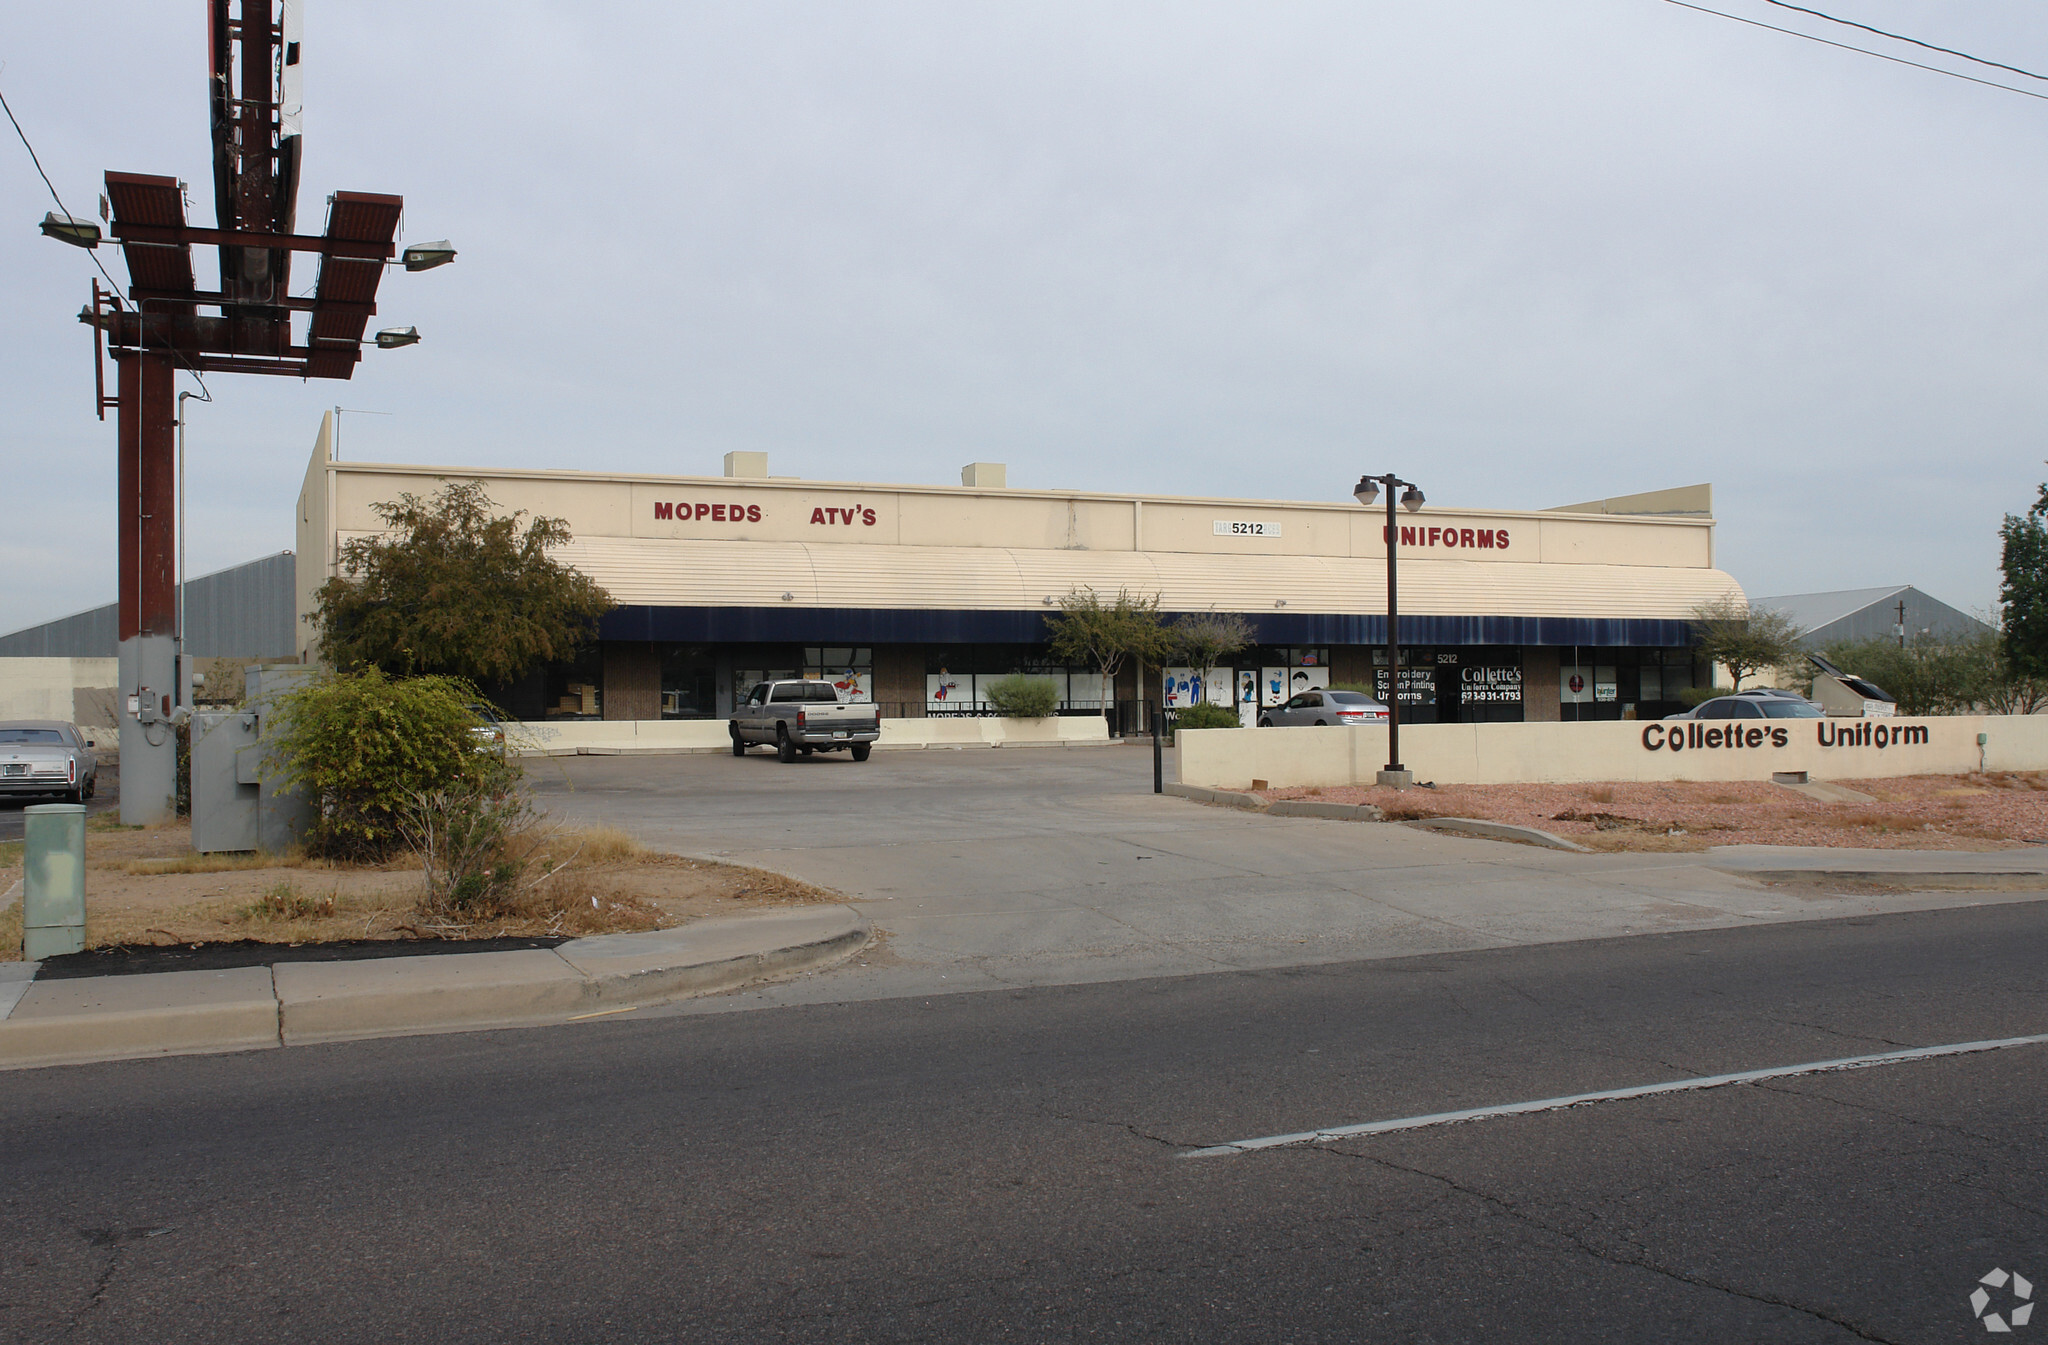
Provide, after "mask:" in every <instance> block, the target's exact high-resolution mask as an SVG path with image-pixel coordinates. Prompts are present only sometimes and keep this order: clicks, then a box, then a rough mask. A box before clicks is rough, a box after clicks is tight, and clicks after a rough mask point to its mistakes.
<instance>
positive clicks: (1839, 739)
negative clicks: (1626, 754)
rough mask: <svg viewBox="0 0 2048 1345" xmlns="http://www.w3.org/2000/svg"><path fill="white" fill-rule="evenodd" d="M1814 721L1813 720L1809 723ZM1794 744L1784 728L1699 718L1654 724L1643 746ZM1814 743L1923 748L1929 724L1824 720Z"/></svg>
mask: <svg viewBox="0 0 2048 1345" xmlns="http://www.w3.org/2000/svg"><path fill="white" fill-rule="evenodd" d="M1809 722H1812V721H1809ZM1791 741H1792V734H1791V731H1790V730H1789V729H1787V728H1786V727H1784V726H1782V725H1776V724H1774V725H1769V726H1766V725H1761V724H1754V725H1752V724H1712V725H1709V724H1702V723H1700V722H1699V721H1698V720H1696V719H1689V720H1686V721H1684V722H1683V723H1672V724H1650V725H1647V726H1645V727H1644V729H1643V747H1644V749H1645V750H1647V751H1651V752H1659V751H1668V752H1688V751H1690V752H1712V751H1724V752H1725V751H1730V750H1736V751H1748V750H1750V749H1752V748H1760V747H1784V746H1786V745H1788V744H1789V743H1790V742H1791ZM1814 741H1815V742H1817V743H1819V744H1820V745H1821V746H1822V747H1875V748H1878V749H1880V750H1882V749H1883V748H1886V747H1898V746H1909V745H1911V746H1919V745H1924V744H1925V743H1926V742H1927V726H1926V725H1925V724H1886V723H1884V722H1882V721H1880V720H1872V719H1859V720H1855V721H1853V722H1850V723H1842V724H1837V723H1836V722H1835V721H1834V720H1831V719H1823V720H1821V721H1819V722H1818V723H1815V724H1814Z"/></svg>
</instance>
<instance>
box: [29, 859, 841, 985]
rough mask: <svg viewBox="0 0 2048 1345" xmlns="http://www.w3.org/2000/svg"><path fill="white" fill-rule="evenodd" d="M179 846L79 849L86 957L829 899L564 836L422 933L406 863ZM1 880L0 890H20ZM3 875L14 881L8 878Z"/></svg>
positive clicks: (468, 931)
mask: <svg viewBox="0 0 2048 1345" xmlns="http://www.w3.org/2000/svg"><path fill="white" fill-rule="evenodd" d="M189 847H190V839H189V833H188V832H183V831H180V830H177V829H166V830H162V831H158V830H143V829H131V830H123V831H119V832H111V833H106V834H100V833H94V834H92V835H89V836H88V838H87V842H86V848H87V855H88V861H87V872H86V944H87V946H88V947H91V948H104V947H109V946H114V945H119V944H145V945H147V944H155V945H166V944H174V943H191V944H203V943H218V942H234V941H239V940H255V941H257V942H263V943H291V944H300V943H330V942H335V941H337V940H348V939H407V938H446V939H484V938H499V937H512V936H522V937H531V936H538V935H562V936H568V937H581V936H584V935H590V934H615V933H628V932H638V931H644V930H653V929H663V928H671V927H674V926H676V925H680V924H686V923H688V922H689V921H691V920H696V919H701V918H703V917H705V916H712V915H726V914H731V913H733V912H736V911H743V910H749V909H755V908H760V907H771V906H787V905H796V904H808V903H816V902H834V901H839V900H841V899H842V898H841V897H840V896H839V895H838V894H837V893H834V892H830V891H827V890H825V889H823V888H817V887H812V886H811V885H809V884H807V883H802V882H798V881H796V880H794V879H790V878H785V877H783V876H782V875H780V874H774V873H768V872H765V871H763V870H760V869H750V868H742V867H740V866H737V865H731V864H716V863H711V862H708V861H704V860H692V859H687V858H684V857H683V856H680V855H670V854H663V853H660V852H658V851H653V850H649V849H647V848H646V847H644V846H642V845H641V844H640V843H639V842H637V841H635V840H634V839H633V838H632V837H631V836H629V835H627V834H626V833H624V832H622V831H618V830H616V829H612V828H592V829H590V830H587V831H564V832H562V833H560V834H558V835H556V836H553V837H551V838H550V839H549V844H548V849H549V850H550V851H551V852H553V853H554V854H556V855H558V856H559V857H560V858H558V859H556V860H554V861H552V863H561V862H562V860H563V859H569V857H570V856H572V855H573V856H574V858H573V860H571V861H570V862H569V863H567V864H566V865H565V866H564V867H563V868H562V870H561V871H560V872H559V873H557V874H555V875H554V876H553V877H551V878H549V879H548V880H547V881H545V882H543V883H541V884H540V885H539V886H538V887H536V888H534V889H533V890H532V891H530V892H526V893H522V894H521V895H520V896H518V897H517V898H516V899H515V900H514V901H513V903H512V905H511V907H510V908H509V909H508V910H507V911H505V912H504V913H503V914H501V915H499V916H498V917H496V918H493V919H490V920H478V921H473V922H469V923H465V924H461V925H448V924H427V923H425V922H423V921H422V919H421V917H420V915H419V914H418V911H417V905H418V899H419V896H420V892H421V887H422V884H423V879H422V877H421V874H420V871H419V867H418V864H417V862H416V861H413V860H412V859H411V858H410V857H401V858H400V859H399V860H397V861H395V862H394V863H392V864H389V865H383V866H374V865H347V864H330V863H326V862H324V861H309V860H306V859H305V858H304V857H303V856H293V855H287V856H274V855H273V856H262V855H253V856H226V855H215V856H197V855H193V854H192V853H191V850H190V848H189ZM19 860H20V855H19V847H18V846H17V847H16V854H15V855H14V863H13V865H11V866H8V867H0V890H4V889H5V888H6V887H7V885H8V884H10V883H12V882H13V881H14V879H15V878H16V877H18V876H19V871H18V870H19ZM10 869H11V871H10ZM20 956H21V914H20V905H19V903H17V904H16V905H15V906H14V907H13V908H12V909H11V910H10V911H8V912H4V913H0V959H11V958H18V957H20Z"/></svg>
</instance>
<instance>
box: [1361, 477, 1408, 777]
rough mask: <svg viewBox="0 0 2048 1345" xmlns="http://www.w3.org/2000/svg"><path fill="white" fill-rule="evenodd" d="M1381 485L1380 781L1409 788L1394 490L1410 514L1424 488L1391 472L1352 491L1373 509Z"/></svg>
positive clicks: (1364, 481)
mask: <svg viewBox="0 0 2048 1345" xmlns="http://www.w3.org/2000/svg"><path fill="white" fill-rule="evenodd" d="M1382 486H1384V487H1386V492H1387V766H1386V769H1385V770H1383V771H1381V772H1380V774H1379V783H1381V784H1383V785H1388V786H1391V787H1392V788H1394V789H1406V788H1408V786H1410V785H1412V784H1414V783H1415V773H1414V772H1413V771H1411V770H1409V769H1408V768H1407V767H1405V766H1403V765H1402V764H1401V587H1400V580H1399V578H1398V574H1397V571H1396V569H1395V566H1396V563H1397V561H1398V554H1397V550H1396V548H1397V545H1398V544H1399V542H1400V540H1401V529H1400V527H1399V526H1398V525H1397V524H1396V522H1395V517H1396V516H1395V514H1394V504H1395V497H1394V492H1395V491H1396V490H1400V491H1401V495H1400V500H1399V503H1400V505H1401V507H1402V508H1403V509H1406V510H1407V511H1408V512H1409V513H1411V514H1412V513H1414V512H1415V511H1416V510H1418V509H1420V508H1422V492H1421V490H1419V489H1418V488H1417V487H1416V485H1415V483H1414V482H1413V481H1403V480H1402V479H1401V478H1400V477H1398V476H1396V475H1394V474H1393V473H1392V472H1388V473H1386V474H1384V475H1382V476H1361V477H1359V478H1358V485H1357V486H1356V487H1355V488H1354V489H1353V490H1352V492H1351V493H1352V495H1353V496H1354V497H1355V498H1356V499H1357V500H1358V502H1359V503H1360V504H1362V505H1364V506H1365V507H1366V508H1368V509H1370V508H1372V505H1373V501H1375V500H1377V499H1379V497H1380V488H1381V487H1382ZM1403 487H1405V488H1406V489H1403Z"/></svg>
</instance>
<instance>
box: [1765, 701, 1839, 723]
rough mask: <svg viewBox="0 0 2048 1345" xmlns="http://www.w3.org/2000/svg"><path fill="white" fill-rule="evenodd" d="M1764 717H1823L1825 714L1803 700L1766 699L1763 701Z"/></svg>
mask: <svg viewBox="0 0 2048 1345" xmlns="http://www.w3.org/2000/svg"><path fill="white" fill-rule="evenodd" d="M1763 707H1764V718H1766V719H1825V718H1827V716H1826V715H1824V714H1822V713H1821V712H1820V711H1818V710H1816V709H1814V708H1813V707H1812V706H1811V705H1808V704H1807V703H1806V702H1805V701H1781V700H1768V701H1765V702H1763Z"/></svg>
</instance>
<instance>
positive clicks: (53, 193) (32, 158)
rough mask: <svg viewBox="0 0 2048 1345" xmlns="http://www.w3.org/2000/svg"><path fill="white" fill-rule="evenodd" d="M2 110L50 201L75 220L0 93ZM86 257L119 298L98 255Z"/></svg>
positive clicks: (115, 286)
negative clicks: (26, 152)
mask: <svg viewBox="0 0 2048 1345" xmlns="http://www.w3.org/2000/svg"><path fill="white" fill-rule="evenodd" d="M0 110H4V111H5V112H6V113H7V120H8V121H10V122H12V123H13V125H14V133H15V134H16V135H18V136H20V137H21V147H22V148H23V149H25V150H27V151H28V161H29V162H30V163H32V164H34V165H35V166H36V176H37V177H40V178H41V179H42V180H43V185H44V186H45V187H48V188H49V189H50V199H51V200H52V201H55V202H56V203H57V209H58V210H60V211H62V212H63V213H64V218H66V219H71V218H73V216H72V214H71V207H70V206H68V205H65V204H64V198H63V197H61V196H59V195H58V194H57V184H56V183H54V182H52V181H50V175H49V174H48V173H45V172H44V171H43V161H42V159H41V158H40V157H39V156H38V155H37V154H36V147H35V146H34V145H31V144H30V143H29V142H28V132H27V131H24V130H22V129H21V122H20V121H19V120H17V119H16V118H15V115H14V109H13V108H11V107H8V106H7V95H6V94H4V93H0ZM86 255H87V256H89V257H91V258H92V264H93V265H94V266H98V267H99V271H100V274H101V275H103V276H107V284H108V286H109V287H110V288H112V289H113V291H114V295H115V297H116V298H119V297H120V292H121V287H120V286H119V285H117V284H115V283H114V278H113V277H112V276H110V275H107V268H106V267H105V266H101V265H100V259H99V256H98V254H97V253H94V252H92V251H90V250H88V251H87V253H86Z"/></svg>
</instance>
